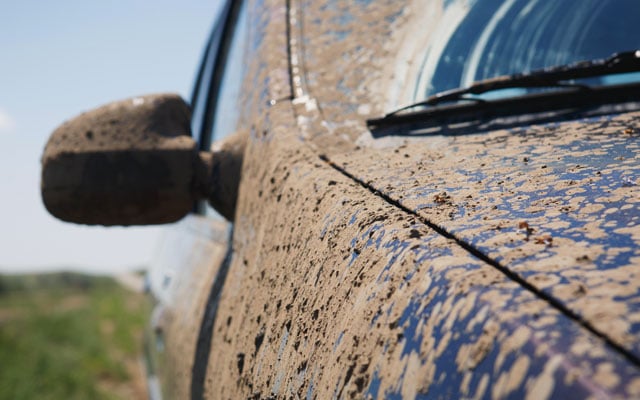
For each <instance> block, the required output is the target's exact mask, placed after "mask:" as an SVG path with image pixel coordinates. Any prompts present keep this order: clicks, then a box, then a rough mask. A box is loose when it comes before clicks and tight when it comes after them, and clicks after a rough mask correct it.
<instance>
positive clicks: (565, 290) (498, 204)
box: [158, 0, 640, 399]
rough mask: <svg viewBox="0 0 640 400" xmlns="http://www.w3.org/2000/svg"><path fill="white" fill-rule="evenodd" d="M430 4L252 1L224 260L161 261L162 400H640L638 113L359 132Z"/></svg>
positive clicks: (382, 107)
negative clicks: (164, 314) (166, 292)
mask: <svg viewBox="0 0 640 400" xmlns="http://www.w3.org/2000/svg"><path fill="white" fill-rule="evenodd" d="M426 4H429V5H430V6H431V7H432V8H429V10H431V11H430V12H428V13H424V14H423V15H421V16H417V15H416V12H415V10H416V9H420V7H423V8H424V7H425V5H426ZM442 4H443V2H441V1H434V2H428V3H427V2H425V1H417V0H413V1H410V0H404V1H377V2H373V1H366V0H364V1H354V2H343V3H340V2H335V1H316V2H313V1H308V0H289V1H285V0H260V1H251V2H250V4H249V7H248V9H249V13H250V14H249V20H250V23H249V24H248V25H249V27H250V30H249V33H248V41H249V46H248V50H247V60H249V63H248V64H247V65H246V68H247V72H246V74H245V77H246V78H245V82H244V89H245V90H244V91H243V95H242V97H241V99H240V101H239V104H240V107H241V109H242V110H241V111H242V112H241V118H240V122H239V126H238V132H239V134H246V135H248V137H249V140H248V144H247V149H246V151H245V156H244V165H243V172H242V180H241V184H240V189H239V195H238V204H237V211H236V218H235V221H234V231H233V239H232V252H231V253H226V252H227V250H228V249H227V248H226V247H225V245H224V244H223V242H222V241H219V242H218V243H215V244H212V243H209V242H208V240H210V239H207V235H206V234H203V231H199V232H200V233H199V234H194V235H187V236H186V237H184V238H182V239H180V240H175V241H172V245H171V246H166V247H164V248H163V250H164V251H166V252H167V253H165V254H164V255H161V258H162V259H163V260H170V261H163V263H167V262H168V263H169V264H165V265H171V266H172V268H174V270H175V271H176V274H179V275H181V276H182V275H185V277H182V278H181V279H184V280H185V281H184V282H186V283H185V284H181V285H179V286H180V287H181V288H182V289H180V290H179V294H177V293H178V291H176V292H175V293H176V295H175V296H172V297H167V301H166V304H167V307H170V309H171V310H172V311H171V313H173V314H172V315H173V317H172V319H171V320H172V321H181V322H179V323H178V322H174V323H173V325H171V326H174V327H175V328H172V329H174V330H175V332H176V333H175V334H174V335H173V336H172V338H171V343H170V344H171V346H176V347H175V349H174V350H171V352H172V353H171V355H165V356H164V357H165V360H168V361H164V362H163V365H164V366H165V370H166V371H173V373H174V374H175V376H177V378H173V379H175V381H174V383H171V384H168V385H165V387H166V388H172V391H169V392H167V394H168V396H169V397H176V398H183V397H185V396H187V395H188V394H190V395H191V396H192V397H193V398H198V397H199V396H200V395H201V394H202V395H203V396H204V397H206V398H215V399H218V398H222V399H226V398H269V397H271V398H289V397H292V398H302V397H305V398H318V399H324V398H366V397H385V398H387V397H388V398H401V397H402V398H414V397H418V398H426V397H429V398H456V397H458V398H492V397H498V398H502V397H508V396H511V397H516V398H522V397H525V398H535V399H544V398H551V397H555V398H566V397H589V396H593V397H596V398H606V397H614V398H616V397H618V398H629V397H640V372H639V371H640V369H639V365H640V363H639V362H638V355H637V346H638V345H637V342H638V340H637V339H636V337H637V329H638V328H637V322H636V315H637V309H635V308H634V307H636V306H635V304H637V302H633V301H631V300H630V299H634V298H637V296H638V293H637V285H638V278H637V276H636V275H635V272H634V271H631V273H630V274H628V271H629V270H633V269H637V267H638V264H639V263H640V262H639V261H638V242H639V240H640V239H639V238H638V236H637V217H638V209H637V200H638V191H637V187H636V186H634V185H633V184H632V181H631V180H632V179H633V178H634V177H635V176H637V170H638V164H637V161H635V160H637V159H638V157H637V156H638V135H637V133H636V130H635V126H636V125H637V122H636V121H637V115H636V114H624V115H620V116H614V117H602V118H600V119H591V120H587V121H569V122H562V123H559V124H553V125H535V126H530V127H527V128H522V129H512V130H510V131H508V130H500V131H492V132H484V133H480V134H473V135H463V136H446V135H435V136H421V137H407V135H406V133H405V132H397V134H394V135H389V136H385V137H382V138H375V137H374V136H373V135H372V133H371V132H370V131H369V130H368V128H367V126H366V123H365V119H366V118H368V117H371V116H379V115H381V114H383V113H384V112H385V111H388V110H389V109H392V108H394V107H396V106H399V105H401V103H402V102H404V101H406V100H407V99H408V97H407V96H408V95H407V94H406V93H407V90H406V88H407V87H409V86H410V85H411V79H410V76H412V75H411V72H410V70H411V69H412V68H415V66H412V65H410V63H408V60H410V59H411V57H412V56H411V55H412V54H414V53H415V51H417V49H416V48H412V47H411V46H416V47H419V46H420V43H423V42H422V41H426V40H428V37H427V38H425V37H424V36H421V37H420V41H417V42H413V44H412V42H411V41H410V40H411V38H412V37H414V36H412V35H413V34H414V33H415V32H417V31H418V30H419V29H420V28H423V27H424V26H427V25H425V21H428V20H429V18H431V19H432V20H433V19H437V18H438V16H439V15H440V14H439V13H438V8H437V7H442ZM436 6H437V7H436ZM403 26H404V27H406V29H400V28H401V27H403ZM347 38H348V40H346V39H347ZM389 60H399V61H394V62H393V63H390V62H389ZM399 76H404V77H406V79H404V78H402V79H398V77H399ZM394 77H395V78H394ZM398 82H400V83H398ZM628 129H631V131H630V132H629V131H628ZM616 157H624V159H616ZM525 158H526V159H527V161H525ZM482 164H484V165H482ZM576 165H580V167H576ZM543 166H546V168H543ZM597 172H600V174H597ZM478 181H481V182H480V183H478ZM501 181H502V182H501ZM572 182H573V183H572ZM625 182H628V183H629V184H628V185H625V184H624V183H625ZM436 185H437V186H436ZM540 187H546V189H545V192H539V191H538V189H539V188H540ZM442 192H446V194H442ZM585 193H587V194H589V195H590V196H592V197H589V196H587V194H585ZM437 196H439V197H437ZM468 196H471V197H470V198H469V197H468ZM519 196H520V197H521V198H520V199H519V198H518V197H519ZM525 196H526V197H525ZM591 198H593V199H594V200H593V202H592V200H589V199H591ZM595 199H599V200H598V202H599V203H602V204H605V203H611V205H610V206H605V208H606V209H607V210H615V211H611V212H609V213H607V214H604V217H602V218H601V217H599V215H600V214H598V212H600V211H604V210H605V209H600V208H599V207H598V206H596V207H594V206H593V204H595V203H597V202H596V200H595ZM525 201H526V202H527V204H525ZM494 206H495V208H494ZM563 207H567V208H566V209H563ZM485 217H486V219H485ZM190 218H191V217H190ZM203 220H205V221H209V219H203ZM612 221H615V222H616V225H615V226H614V225H613V223H612ZM521 222H526V225H524V224H522V225H521ZM622 225H626V226H622ZM527 227H528V228H529V229H533V231H530V232H529V231H528V230H527ZM178 228H179V227H178ZM585 229H586V230H585ZM192 232H195V231H193V230H192ZM527 232H529V233H527ZM176 234H178V235H180V233H179V231H177V233H176ZM592 234H593V235H596V237H593V238H592V237H590V236H591V235H592ZM547 235H550V237H551V238H552V239H551V242H550V244H551V245H548V244H547V242H546V241H545V240H546V236H547ZM526 236H529V240H528V241H527V240H525V239H526ZM538 238H541V240H540V243H538ZM618 239H619V240H618ZM512 240H513V242H512ZM607 240H608V241H609V242H611V243H609V242H607ZM587 241H589V243H594V244H593V245H586V244H585V242H587ZM578 250H580V251H578ZM225 255H228V256H229V257H227V258H226V261H227V262H228V265H225ZM585 255H586V256H587V258H584V257H583V256H585ZM612 262H617V263H619V264H616V265H615V266H612V267H611V268H608V269H606V270H604V271H599V270H598V268H600V267H602V268H604V267H608V266H609V265H610V263H612ZM207 268H208V270H207ZM159 270H162V268H160V269H159ZM221 271H222V272H221ZM158 282H161V280H160V281H158ZM176 290H177V289H176ZM613 290H622V291H624V293H627V296H628V297H627V298H624V299H623V298H617V297H616V294H615V293H613ZM591 295H593V297H592V298H593V300H592V301H590V302H586V301H585V300H584V299H585V298H586V297H588V296H591ZM634 296H635V297H634ZM160 297H161V298H162V296H160ZM621 300H626V303H624V304H623V303H622V301H621ZM198 316H199V319H198ZM181 318H184V319H181ZM180 330H183V331H188V332H179V331H180ZM167 338H168V336H167ZM203 341H210V342H207V343H205V345H201V344H202V343H203ZM167 344H168V345H167V347H169V339H167ZM203 349H206V352H205V353H202V352H201V351H202V350H203ZM167 351H168V350H167ZM203 354H204V356H206V357H207V362H206V367H203V370H196V369H197V368H198V367H199V365H200V364H199V363H200V362H201V360H199V359H198V358H199V357H203ZM192 370H193V372H194V374H192V375H191V376H190V378H189V374H191V371H192ZM166 374H167V375H168V374H169V372H167V373H166ZM189 379H190V385H191V386H190V390H189Z"/></svg>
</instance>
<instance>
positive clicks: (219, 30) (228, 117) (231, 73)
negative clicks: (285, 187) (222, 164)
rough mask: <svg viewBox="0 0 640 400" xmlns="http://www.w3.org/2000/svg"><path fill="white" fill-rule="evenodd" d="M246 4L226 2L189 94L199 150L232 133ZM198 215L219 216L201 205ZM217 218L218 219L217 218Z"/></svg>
mask: <svg viewBox="0 0 640 400" xmlns="http://www.w3.org/2000/svg"><path fill="white" fill-rule="evenodd" d="M245 3H246V1H238V0H227V1H226V3H225V6H224V8H223V10H222V12H221V14H220V18H219V21H218V24H217V25H216V27H215V29H214V31H213V32H212V34H211V38H210V40H209V43H208V46H207V49H206V52H205V55H204V59H203V63H202V65H201V67H200V70H199V72H198V77H197V79H196V84H195V86H194V91H193V95H192V100H191V104H192V120H191V130H192V132H193V136H194V137H195V138H196V139H197V141H198V146H199V148H200V150H201V151H207V150H209V148H210V147H211V143H212V142H213V141H214V140H220V139H222V138H224V137H226V136H228V135H229V134H231V133H233V132H235V130H236V125H237V123H238V118H239V115H240V107H239V104H238V103H239V101H238V99H239V97H240V87H241V84H242V80H243V77H244V69H245V68H244V63H243V57H244V53H245V44H246V38H247V15H246V14H247V13H246V7H245ZM196 209H197V211H198V212H199V213H201V214H206V215H210V216H214V217H216V216H217V217H220V216H219V215H218V214H217V213H216V212H215V211H214V210H213V209H212V208H210V207H208V206H207V205H205V204H204V202H203V203H201V204H199V205H198V206H197V207H196ZM220 218H221V217H220Z"/></svg>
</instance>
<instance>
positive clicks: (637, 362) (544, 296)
mask: <svg viewBox="0 0 640 400" xmlns="http://www.w3.org/2000/svg"><path fill="white" fill-rule="evenodd" d="M319 158H320V159H321V160H322V161H324V162H325V163H327V164H328V165H329V166H330V167H331V168H333V169H335V170H336V171H338V172H339V173H341V174H342V175H344V176H346V177H347V178H349V179H351V180H352V181H354V182H356V183H358V184H359V185H360V186H362V187H363V188H365V189H367V190H368V191H369V192H371V193H372V194H373V195H375V196H377V197H380V198H382V199H383V200H384V201H385V202H387V203H389V204H391V205H393V206H395V207H397V208H399V209H401V210H402V211H404V212H406V213H408V214H411V215H413V216H414V217H416V218H417V219H418V220H420V222H422V223H423V224H425V225H426V226H428V227H429V228H431V229H433V230H434V231H436V233H438V234H439V235H441V236H443V237H445V238H447V239H450V240H452V241H454V242H455V243H456V244H457V245H458V246H460V247H462V248H463V249H464V250H466V251H467V252H469V253H470V254H471V255H472V256H474V257H476V258H478V259H480V260H481V261H483V262H485V263H487V264H488V265H489V266H491V267H493V268H495V269H497V270H498V271H499V272H501V273H502V274H503V275H505V276H506V277H507V278H508V279H510V280H512V281H514V282H516V283H517V284H519V285H520V286H521V287H522V288H523V289H525V290H527V291H529V292H531V293H532V294H533V295H534V296H536V297H537V298H539V299H540V300H543V301H544V302H546V303H548V304H549V305H551V306H552V307H553V308H555V309H556V310H557V311H558V312H560V313H561V314H563V315H565V316H566V317H567V318H569V319H571V320H573V321H574V322H576V323H577V324H579V325H580V326H582V327H583V328H584V329H586V330H587V331H589V332H590V333H592V334H593V335H595V336H597V337H598V338H600V339H601V340H603V341H604V342H605V343H606V344H607V345H609V346H610V347H612V348H613V349H614V350H615V351H617V352H618V353H620V354H621V355H622V356H623V357H624V358H625V359H626V360H627V361H629V362H630V363H632V364H633V365H634V366H636V367H638V368H640V359H639V358H637V357H636V356H635V355H634V354H633V353H631V352H630V351H629V350H627V349H626V348H624V347H623V346H622V345H620V344H618V343H616V342H614V341H613V340H612V339H610V338H609V337H608V336H607V335H606V334H605V333H602V332H600V331H599V330H598V329H596V328H595V327H594V326H593V325H591V324H590V323H589V322H588V321H586V320H585V319H584V318H582V317H581V316H580V315H578V314H577V313H575V312H573V311H572V310H570V309H569V308H567V307H565V305H564V304H562V303H561V302H560V301H559V300H558V299H556V298H554V297H552V296H551V295H549V294H548V293H545V292H544V291H542V290H540V289H538V288H536V287H535V286H533V285H532V284H531V283H529V282H528V281H526V280H525V279H524V278H523V277H521V276H520V275H518V274H517V273H515V272H513V271H511V270H509V269H508V268H507V267H505V266H503V265H501V264H500V263H499V262H498V261H496V260H494V259H492V258H491V257H489V256H487V255H486V254H484V253H482V252H481V251H480V250H478V249H477V248H475V247H473V246H472V245H471V244H469V243H467V242H465V241H464V240H462V239H460V238H458V237H456V236H455V235H453V234H452V233H451V232H449V231H447V230H446V229H444V228H442V227H441V226H439V225H437V224H435V223H433V222H431V221H429V220H428V219H427V218H425V217H423V216H422V215H420V214H418V213H417V212H416V211H414V210H412V209H410V208H408V207H407V206H405V205H403V204H401V203H400V202H398V201H397V200H395V199H393V198H391V197H390V196H388V195H386V194H384V193H382V192H381V191H379V190H378V189H376V188H374V187H372V186H371V185H369V184H367V183H365V182H363V181H362V180H361V179H359V178H358V177H356V176H355V175H353V174H351V173H350V172H349V171H347V170H346V169H344V168H343V167H341V166H339V165H337V164H336V163H334V162H333V161H331V160H330V159H329V158H328V157H327V156H326V155H324V154H320V155H319Z"/></svg>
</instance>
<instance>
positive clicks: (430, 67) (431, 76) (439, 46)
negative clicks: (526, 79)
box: [413, 0, 640, 101]
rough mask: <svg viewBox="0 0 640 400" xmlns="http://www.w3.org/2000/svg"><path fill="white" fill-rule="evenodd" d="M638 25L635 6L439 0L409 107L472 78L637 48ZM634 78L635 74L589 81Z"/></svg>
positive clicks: (596, 1) (559, 0) (618, 0)
mask: <svg viewBox="0 0 640 400" xmlns="http://www.w3.org/2000/svg"><path fill="white" fill-rule="evenodd" d="M638 21H640V1H639V0H444V11H443V15H442V18H441V19H440V24H439V25H440V26H439V27H438V28H436V32H435V35H434V36H435V38H437V39H438V40H433V41H432V45H431V46H429V48H428V49H427V51H426V52H425V56H424V58H423V59H422V60H421V63H422V64H421V69H420V71H421V72H420V75H419V78H418V81H417V85H416V88H415V92H414V95H413V96H414V101H418V100H421V99H424V98H426V97H428V96H430V95H433V94H435V93H439V92H442V91H445V90H450V89H455V88H458V87H465V86H469V85H470V84H471V83H473V82H475V81H478V80H483V79H487V78H492V77H496V76H500V75H511V74H515V73H522V72H529V71H532V70H537V69H541V68H545V67H550V66H555V65H562V64H569V63H573V62H577V61H583V60H591V59H598V58H606V57H608V56H610V55H611V54H613V53H616V52H621V51H628V50H635V49H638V48H640V23H639V22H638ZM638 80H640V74H638V73H634V74H627V75H625V76H613V77H603V78H597V79H595V81H594V80H591V81H590V82H589V83H590V84H612V83H622V82H628V81H638ZM513 91H520V92H524V91H525V89H509V92H510V93H509V94H510V95H511V94H515V93H511V92H513ZM497 95H498V96H500V94H497ZM502 95H504V94H502ZM492 96H496V94H492Z"/></svg>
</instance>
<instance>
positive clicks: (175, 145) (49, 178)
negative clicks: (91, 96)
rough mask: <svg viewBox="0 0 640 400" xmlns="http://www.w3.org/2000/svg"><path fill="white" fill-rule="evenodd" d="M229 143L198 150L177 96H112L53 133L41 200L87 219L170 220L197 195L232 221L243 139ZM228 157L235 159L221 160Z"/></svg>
mask: <svg viewBox="0 0 640 400" xmlns="http://www.w3.org/2000/svg"><path fill="white" fill-rule="evenodd" d="M229 142H230V143H234V145H233V146H229V145H225V144H224V143H223V145H222V151H221V152H220V153H219V154H217V153H216V152H215V151H214V152H211V153H209V152H200V153H199V152H198V151H197V144H196V142H195V141H194V140H193V139H192V138H191V136H190V110H189V106H188V105H187V104H186V103H185V102H184V100H182V98H180V96H177V95H173V94H160V95H149V96H143V97H136V98H132V99H127V100H123V101H118V102H114V103H110V104H108V105H106V106H103V107H99V108H97V109H94V110H92V111H89V112H86V113H83V114H81V115H79V116H77V117H76V118H74V119H72V120H70V121H68V122H65V123H63V124H62V125H61V126H60V127H59V128H57V129H56V130H55V131H54V132H53V134H52V135H51V137H50V139H49V141H48V143H47V145H46V147H45V150H44V154H43V156H42V182H41V192H42V199H43V202H44V204H45V207H46V208H47V210H48V211H49V212H50V213H51V214H53V215H54V216H56V217H57V218H59V219H62V220H64V221H68V222H74V223H81V224H89V225H97V224H99V225H106V226H110V225H124V226H127V225H150V224H163V223H169V222H174V221H177V220H179V219H180V218H182V217H184V216H185V215H186V214H187V213H189V212H190V211H191V210H192V209H193V205H194V204H195V202H196V200H198V199H201V198H205V199H207V200H209V201H210V203H212V205H214V207H215V208H216V209H218V211H219V212H220V213H221V214H222V215H223V216H224V217H225V218H227V219H230V220H231V219H233V215H234V212H235V201H236V198H237V189H238V184H239V175H240V169H239V168H237V169H233V167H234V166H236V167H237V166H238V165H240V166H241V164H242V155H243V152H244V141H243V140H238V139H237V138H234V140H230V141H229ZM238 143H240V145H238ZM238 146H240V148H239V149H240V150H238ZM230 148H233V149H236V150H238V151H235V152H230V151H229V149H230ZM230 157H231V158H233V157H239V159H234V160H231V162H229V161H228V160H227V161H226V162H225V161H224V160H225V159H228V158H230ZM226 168H230V169H226ZM223 172H224V173H223Z"/></svg>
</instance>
